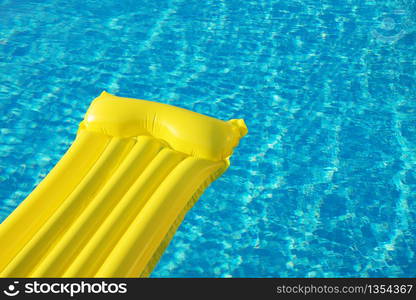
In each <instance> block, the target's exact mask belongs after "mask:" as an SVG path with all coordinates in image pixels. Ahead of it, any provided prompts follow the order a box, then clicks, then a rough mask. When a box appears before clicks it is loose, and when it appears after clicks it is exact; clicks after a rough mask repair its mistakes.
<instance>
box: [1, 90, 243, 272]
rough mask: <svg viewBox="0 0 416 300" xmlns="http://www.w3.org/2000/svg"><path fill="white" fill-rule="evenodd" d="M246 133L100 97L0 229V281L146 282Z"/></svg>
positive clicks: (175, 111) (163, 108)
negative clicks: (59, 155)
mask: <svg viewBox="0 0 416 300" xmlns="http://www.w3.org/2000/svg"><path fill="white" fill-rule="evenodd" d="M246 133H247V128H246V126H245V124H244V121H243V120H230V121H228V122H225V121H221V120H218V119H214V118H211V117H207V116H204V115H200V114H197V113H194V112H191V111H188V110H185V109H181V108H177V107H174V106H170V105H166V104H160V103H155V102H149V101H144V100H136V99H128V98H121V97H116V96H113V95H110V94H108V93H106V92H103V93H102V94H101V95H100V96H99V97H98V98H97V99H95V100H94V101H93V102H92V104H91V106H90V108H89V109H88V111H87V113H86V116H85V118H84V120H83V121H82V122H81V124H80V126H79V130H78V133H77V137H76V139H75V141H74V143H73V144H72V146H71V147H70V148H69V150H68V151H67V153H66V154H65V155H64V156H63V157H62V159H61V160H60V161H59V163H58V164H57V165H56V166H55V167H54V168H53V169H52V171H51V172H50V173H49V174H48V175H47V176H46V178H45V179H44V180H43V181H42V182H41V183H40V184H39V185H38V186H37V187H36V189H35V190H34V191H33V192H32V193H31V194H30V195H29V196H28V197H27V199H26V200H24V201H23V202H22V203H21V204H20V206H19V207H18V208H17V209H16V210H15V211H14V212H13V213H12V214H11V215H10V216H9V217H8V218H7V219H6V220H5V221H4V222H3V223H2V224H1V225H0V247H1V250H0V276H1V277H138V276H140V277H145V276H148V275H149V274H150V272H151V271H152V269H153V267H154V266H155V264H156V263H157V261H158V260H159V258H160V256H161V254H162V253H163V251H164V249H165V248H166V246H167V245H168V243H169V241H170V239H171V238H172V236H173V235H174V233H175V231H176V229H177V228H178V226H179V224H180V223H181V221H182V219H183V217H184V216H185V214H186V212H187V211H188V210H189V209H190V208H191V207H192V205H193V204H194V203H195V202H196V200H197V199H198V198H199V196H200V195H201V194H202V192H203V191H204V189H205V188H206V187H207V186H208V185H209V184H210V183H211V182H213V181H214V180H215V179H216V178H218V177H219V176H220V175H221V174H222V173H223V172H224V171H225V170H226V169H227V168H228V166H229V160H228V159H229V157H230V156H231V154H232V152H233V149H234V147H236V146H237V145H238V143H239V140H240V139H241V138H242V137H243V136H244V135H245V134H246Z"/></svg>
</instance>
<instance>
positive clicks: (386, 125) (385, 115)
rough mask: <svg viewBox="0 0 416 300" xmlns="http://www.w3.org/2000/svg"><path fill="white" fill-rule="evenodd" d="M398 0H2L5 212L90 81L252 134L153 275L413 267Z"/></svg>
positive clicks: (72, 127) (48, 154) (404, 7)
mask: <svg viewBox="0 0 416 300" xmlns="http://www.w3.org/2000/svg"><path fill="white" fill-rule="evenodd" d="M415 21H416V5H415V3H414V2H413V1H409V0H384V1H375V0H373V1H370V0H337V1H336V0H320V1H317V0H297V1H295V0H294V1H283V0H282V1H278V0H275V1H265V0H263V1H259V0H248V1H237V0H222V1H221V0H217V1H197V0H182V1H180V0H177V1H175V0H172V1H153V0H152V1H150V0H142V1H134V0H131V1H127V0H120V1H114V0H113V1H108V0H100V1H91V0H88V1H63V0H51V1H28V0H21V1H12V0H8V1H4V0H3V1H2V0H0V221H2V220H4V219H5V218H6V217H7V216H8V215H9V214H10V213H11V212H12V211H13V210H14V209H15V208H16V206H17V205H18V204H19V203H20V202H21V201H22V200H23V199H24V198H25V197H26V195H28V193H30V191H31V190H32V189H33V188H34V187H35V186H36V185H37V184H38V183H39V182H40V180H41V179H42V178H43V177H44V176H45V175H46V174H47V173H48V172H49V170H50V169H51V168H52V167H53V166H54V164H55V163H56V162H57V161H58V160H59V158H60V157H61V156H62V155H63V154H64V153H65V151H66V149H67V148H68V146H69V145H70V144H71V142H72V140H73V138H74V136H75V133H76V130H77V125H78V123H79V122H80V121H81V120H82V117H83V114H84V112H85V111H86V109H87V107H88V106H89V103H90V101H91V100H92V99H93V98H94V97H96V96H97V95H98V94H99V93H100V92H101V91H102V90H107V91H108V92H111V93H115V94H117V95H120V96H130V97H136V98H143V99H148V100H155V101H161V102H164V103H169V104H173V105H178V106H181V107H184V108H187V109H191V110H194V111H197V112H200V113H204V114H208V115H211V116H215V117H218V118H221V119H225V120H226V119H230V118H244V119H245V120H246V123H247V125H248V127H249V135H248V136H246V138H244V140H243V141H242V143H241V144H240V146H239V148H238V149H237V150H236V152H235V154H234V156H233V158H232V161H231V168H230V169H229V170H228V171H227V173H226V174H224V176H223V177H221V178H220V179H219V180H218V181H216V182H215V183H214V184H212V186H211V187H210V188H209V189H208V190H207V191H206V193H205V194H204V195H203V196H202V198H201V199H200V201H199V202H198V203H197V204H196V205H195V207H194V209H193V210H192V211H191V212H190V213H189V214H188V215H187V217H186V219H185V221H184V223H183V224H182V226H181V227H180V229H179V231H178V233H177V234H176V236H175V237H174V239H173V241H172V243H171V244H170V246H169V248H168V249H167V251H166V253H165V255H164V256H163V257H162V259H161V261H160V263H159V265H158V266H157V268H156V269H155V271H154V273H153V276H161V277H169V276H181V277H182V276H185V277H188V276H191V277H193V276H197V277H201V276H214V277H244V276H248V277H262V276H289V277H317V276H320V277H325V276H360V277H361V276H372V277H376V276H416V257H415V255H416V237H415V235H416V225H415V217H416V202H415V200H416V170H415V164H416V152H415V150H416V102H415V99H416V92H415V88H416V73H415V71H416V60H415V59H416V54H415V53H416V44H415V42H416V33H415V31H414V29H415Z"/></svg>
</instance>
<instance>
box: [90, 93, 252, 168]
mask: <svg viewBox="0 0 416 300" xmlns="http://www.w3.org/2000/svg"><path fill="white" fill-rule="evenodd" d="M82 126H83V127H85V128H86V129H88V130H91V131H98V132H101V133H104V134H107V135H110V136H119V137H131V136H137V135H146V134H147V135H150V136H153V137H155V138H157V139H161V140H164V141H165V142H167V143H168V144H169V145H170V146H171V147H172V148H173V149H176V150H177V151H180V152H183V153H185V154H188V155H192V156H195V157H200V158H204V159H208V160H212V161H219V160H225V159H227V158H228V157H229V156H231V154H232V152H233V149H234V148H235V147H236V146H237V145H238V143H239V141H240V139H241V138H242V137H243V136H244V135H245V134H247V126H246V125H245V123H244V121H243V120H242V119H233V120H230V121H228V122H226V121H222V120H218V119H215V118H211V117H208V116H205V115H202V114H199V113H195V112H192V111H189V110H186V109H183V108H179V107H175V106H172V105H168V104H162V103H156V102H151V101H146V100H138V99H131V98H123V97H117V96H114V95H111V94H109V93H107V92H103V93H102V94H101V95H100V96H99V97H98V98H96V99H95V100H94V101H93V103H92V104H91V106H90V108H89V109H88V111H87V114H86V115H85V118H84V121H83V123H82Z"/></svg>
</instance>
